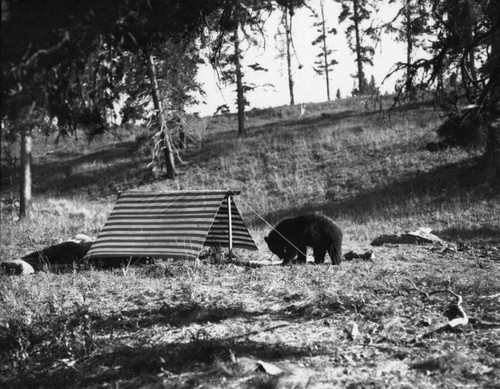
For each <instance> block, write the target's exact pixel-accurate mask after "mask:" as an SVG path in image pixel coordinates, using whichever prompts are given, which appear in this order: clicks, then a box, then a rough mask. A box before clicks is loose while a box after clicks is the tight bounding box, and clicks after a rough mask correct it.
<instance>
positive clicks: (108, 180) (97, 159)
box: [33, 142, 151, 195]
mask: <svg viewBox="0 0 500 389" xmlns="http://www.w3.org/2000/svg"><path fill="white" fill-rule="evenodd" d="M133 147H134V142H124V143H120V144H112V145H109V147H106V148H104V149H101V150H99V151H96V152H93V153H89V154H85V155H80V156H78V157H76V158H68V159H66V160H53V161H47V162H41V163H38V164H35V165H34V167H33V179H34V182H33V188H34V193H35V194H54V193H57V194H61V195H67V194H75V193H78V192H84V193H86V194H91V195H109V194H114V193H116V190H117V189H118V188H123V187H125V188H130V187H135V186H137V185H140V184H143V183H145V182H147V181H148V180H149V179H150V178H151V169H149V168H147V166H146V165H147V163H148V161H147V160H146V159H145V158H136V157H135V155H134V150H133Z"/></svg>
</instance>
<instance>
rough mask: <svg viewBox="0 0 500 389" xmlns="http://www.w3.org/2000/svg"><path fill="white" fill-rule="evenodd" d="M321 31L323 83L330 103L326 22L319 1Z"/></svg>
mask: <svg viewBox="0 0 500 389" xmlns="http://www.w3.org/2000/svg"><path fill="white" fill-rule="evenodd" d="M320 8H321V29H322V32H323V61H325V81H326V97H327V98H328V101H330V74H329V71H328V68H329V65H328V48H327V47H326V22H325V9H324V3H323V1H321V3H320Z"/></svg>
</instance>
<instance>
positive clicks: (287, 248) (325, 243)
mask: <svg viewBox="0 0 500 389" xmlns="http://www.w3.org/2000/svg"><path fill="white" fill-rule="evenodd" d="M264 239H265V241H266V243H267V246H268V247H269V250H271V251H272V252H273V254H276V255H277V256H278V257H279V258H280V259H283V264H287V263H289V262H290V261H291V260H292V259H295V257H297V262H299V263H305V262H306V253H307V252H306V250H307V247H312V248H313V251H314V262H315V263H323V262H324V261H325V254H326V252H328V254H329V255H330V258H331V260H332V263H333V264H334V265H340V263H341V262H342V231H341V230H340V228H339V227H338V226H337V225H336V224H335V223H334V222H333V220H332V219H330V218H329V217H326V216H324V215H320V214H317V213H310V214H306V215H301V216H297V217H293V218H289V219H285V220H283V221H281V222H280V223H279V224H278V225H277V226H276V227H275V228H274V229H273V230H272V231H271V232H270V233H269V236H266V237H265V238H264Z"/></svg>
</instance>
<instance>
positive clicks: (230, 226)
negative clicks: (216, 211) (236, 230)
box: [227, 196, 233, 261]
mask: <svg viewBox="0 0 500 389" xmlns="http://www.w3.org/2000/svg"><path fill="white" fill-rule="evenodd" d="M227 214H228V217H229V220H228V221H229V254H228V258H229V260H230V261H232V260H233V218H232V216H231V196H227Z"/></svg>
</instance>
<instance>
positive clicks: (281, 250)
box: [264, 231, 297, 260]
mask: <svg viewBox="0 0 500 389" xmlns="http://www.w3.org/2000/svg"><path fill="white" fill-rule="evenodd" d="M264 240H265V241H266V243H267V247H269V250H270V251H271V252H272V253H273V254H274V255H276V256H277V257H278V258H279V259H284V260H290V259H293V258H295V257H296V256H297V250H295V249H294V248H293V247H292V246H291V245H290V244H289V243H288V242H286V241H285V240H284V239H283V238H281V237H280V236H279V235H278V234H276V233H274V231H272V232H271V233H270V234H269V236H266V237H264Z"/></svg>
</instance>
